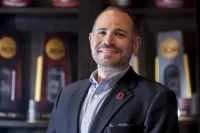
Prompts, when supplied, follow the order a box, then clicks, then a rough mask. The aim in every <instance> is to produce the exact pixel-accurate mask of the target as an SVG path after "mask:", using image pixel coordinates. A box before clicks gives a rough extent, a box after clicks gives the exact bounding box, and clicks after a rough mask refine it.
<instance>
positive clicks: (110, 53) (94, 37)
mask: <svg viewBox="0 0 200 133" xmlns="http://www.w3.org/2000/svg"><path fill="white" fill-rule="evenodd" d="M89 40H90V47H91V50H92V57H93V59H94V60H95V61H96V63H97V64H98V65H99V66H101V67H104V68H121V67H125V66H128V64H129V60H130V58H131V56H132V54H133V53H134V46H133V45H134V35H133V30H132V21H131V18H130V17H129V16H128V15H127V14H125V13H122V12H120V11H117V10H114V11H105V12H104V13H102V14H101V15H100V16H99V18H98V19H97V20H96V24H95V25H94V27H93V32H92V33H90V36H89ZM135 51H137V50H135Z"/></svg>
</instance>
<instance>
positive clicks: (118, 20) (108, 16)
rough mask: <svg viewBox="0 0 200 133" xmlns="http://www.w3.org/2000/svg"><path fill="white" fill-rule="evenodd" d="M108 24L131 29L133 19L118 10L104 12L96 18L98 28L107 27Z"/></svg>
mask: <svg viewBox="0 0 200 133" xmlns="http://www.w3.org/2000/svg"><path fill="white" fill-rule="evenodd" d="M106 26H114V27H117V28H125V29H130V27H131V26H132V20H131V18H130V16H128V15H127V14H126V13H124V12H121V11H118V10H108V11H105V12H103V13H102V14H101V15H100V16H99V17H98V18H97V20H96V23H95V27H96V28H106Z"/></svg>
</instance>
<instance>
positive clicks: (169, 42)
mask: <svg viewBox="0 0 200 133" xmlns="http://www.w3.org/2000/svg"><path fill="white" fill-rule="evenodd" d="M179 49H180V47H179V43H178V41H177V40H176V39H174V38H171V37H169V38H166V39H164V40H163V41H162V43H161V46H160V51H161V53H162V55H163V56H164V57H166V58H170V59H172V58H174V57H176V56H177V55H178V53H179Z"/></svg>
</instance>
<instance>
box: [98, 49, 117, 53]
mask: <svg viewBox="0 0 200 133" xmlns="http://www.w3.org/2000/svg"><path fill="white" fill-rule="evenodd" d="M99 52H100V53H119V52H118V51H116V50H99Z"/></svg>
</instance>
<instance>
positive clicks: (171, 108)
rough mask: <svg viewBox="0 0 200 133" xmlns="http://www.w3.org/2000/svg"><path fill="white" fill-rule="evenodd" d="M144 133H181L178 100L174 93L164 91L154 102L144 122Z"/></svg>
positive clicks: (167, 90)
mask: <svg viewBox="0 0 200 133" xmlns="http://www.w3.org/2000/svg"><path fill="white" fill-rule="evenodd" d="M144 126H145V127H144V128H145V130H144V133H179V127H178V116H177V100H176V96H175V94H174V92H173V91H171V90H169V89H163V90H162V91H160V92H159V93H158V94H157V95H156V97H155V98H154V100H153V101H152V103H151V105H150V107H149V110H148V112H147V115H146V118H145V122H144Z"/></svg>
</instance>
